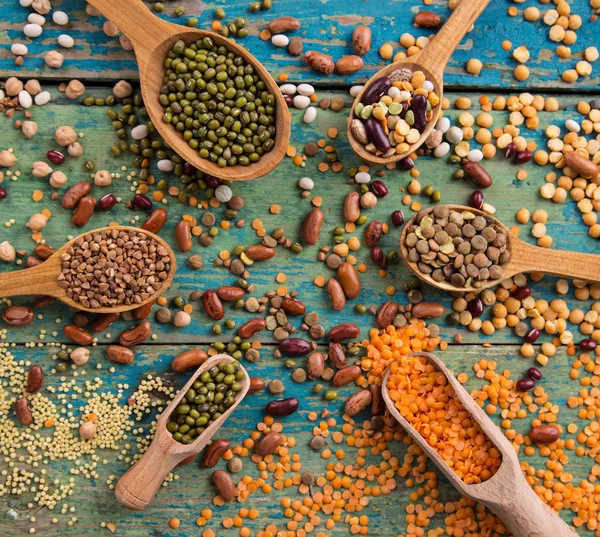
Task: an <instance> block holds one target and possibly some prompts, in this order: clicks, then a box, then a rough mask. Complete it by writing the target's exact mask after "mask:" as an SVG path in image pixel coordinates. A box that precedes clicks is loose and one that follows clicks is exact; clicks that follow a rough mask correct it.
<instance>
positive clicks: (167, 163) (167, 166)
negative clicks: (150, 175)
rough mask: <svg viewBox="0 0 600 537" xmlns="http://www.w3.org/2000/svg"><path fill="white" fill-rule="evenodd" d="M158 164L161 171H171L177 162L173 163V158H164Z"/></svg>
mask: <svg viewBox="0 0 600 537" xmlns="http://www.w3.org/2000/svg"><path fill="white" fill-rule="evenodd" d="M156 166H157V167H158V169H159V170H160V171H161V172H170V171H171V170H172V169H173V168H174V167H175V164H173V161H172V160H169V159H168V158H164V159H162V160H159V161H158V162H157V164H156Z"/></svg>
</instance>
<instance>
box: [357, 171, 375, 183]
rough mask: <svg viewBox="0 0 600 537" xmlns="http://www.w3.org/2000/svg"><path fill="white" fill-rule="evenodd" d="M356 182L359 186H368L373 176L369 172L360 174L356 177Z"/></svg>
mask: <svg viewBox="0 0 600 537" xmlns="http://www.w3.org/2000/svg"><path fill="white" fill-rule="evenodd" d="M354 180H355V181H356V182H357V183H358V184H359V185H366V184H367V183H368V182H370V181H371V174H370V173H368V172H358V173H357V174H356V175H355V176H354Z"/></svg>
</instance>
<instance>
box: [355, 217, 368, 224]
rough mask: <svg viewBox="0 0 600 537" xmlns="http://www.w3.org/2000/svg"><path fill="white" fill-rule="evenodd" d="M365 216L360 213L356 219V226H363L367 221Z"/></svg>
mask: <svg viewBox="0 0 600 537" xmlns="http://www.w3.org/2000/svg"><path fill="white" fill-rule="evenodd" d="M367 220H368V219H367V217H366V216H365V215H364V214H361V215H360V216H359V217H358V220H357V221H356V224H357V225H358V226H364V225H365V224H366V223H367Z"/></svg>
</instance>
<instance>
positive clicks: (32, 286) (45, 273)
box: [0, 226, 177, 313]
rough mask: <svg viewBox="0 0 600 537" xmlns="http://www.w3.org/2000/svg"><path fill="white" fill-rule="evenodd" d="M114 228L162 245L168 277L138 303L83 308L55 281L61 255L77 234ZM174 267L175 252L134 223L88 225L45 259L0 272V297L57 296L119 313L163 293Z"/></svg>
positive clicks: (98, 310)
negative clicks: (19, 268)
mask: <svg viewBox="0 0 600 537" xmlns="http://www.w3.org/2000/svg"><path fill="white" fill-rule="evenodd" d="M114 229H118V230H123V231H133V232H135V233H143V234H144V235H147V236H148V237H150V238H152V239H154V240H155V241H156V242H158V243H159V244H160V245H161V246H163V247H164V248H165V249H166V250H167V251H168V252H169V257H170V258H171V267H170V270H169V275H168V278H167V279H166V280H165V281H164V282H163V285H162V287H161V288H160V289H157V291H156V292H155V293H154V294H152V295H150V296H149V297H148V298H147V299H146V300H144V301H143V302H140V303H139V304H118V305H116V306H112V307H102V308H86V307H84V306H83V305H81V303H79V302H75V300H73V299H72V298H70V297H68V296H67V293H66V292H65V290H64V289H63V288H62V287H61V286H60V285H59V281H58V275H59V274H60V273H61V270H62V260H61V258H62V255H63V254H64V253H65V252H66V251H67V249H68V248H69V247H70V246H71V245H72V244H73V243H74V242H75V241H76V240H77V239H78V238H80V237H83V236H84V235H88V234H90V233H98V232H101V231H112V230H114ZM176 268H177V263H176V261H175V254H174V253H173V250H172V249H171V247H170V246H169V245H168V244H167V243H166V242H165V241H164V240H163V239H161V238H160V237H159V236H158V235H155V234H154V233H150V232H149V231H146V230H143V229H140V228H137V227H129V226H112V227H102V228H98V229H92V230H91V231H86V232H85V233H82V234H81V235H79V236H78V237H75V238H74V239H73V240H71V241H69V242H68V243H66V244H65V245H64V246H63V247H62V248H60V249H58V250H57V251H56V252H55V253H54V254H53V255H52V256H50V257H49V258H48V259H46V261H44V262H43V263H41V264H39V265H38V266H36V267H32V268H28V269H25V270H17V271H13V272H6V273H3V274H0V298H7V297H11V296H23V295H46V296H52V297H54V298H57V299H58V300H60V301H61V302H64V303H65V304H67V305H68V306H71V307H72V308H75V309H78V310H82V311H89V312H92V313H119V312H123V311H127V310H133V309H136V308H139V307H140V306H144V305H145V304H147V303H148V302H151V301H152V300H156V298H157V297H158V296H160V295H161V294H162V293H164V292H165V291H166V290H167V288H168V287H169V285H171V282H172V281H173V276H175V270H176Z"/></svg>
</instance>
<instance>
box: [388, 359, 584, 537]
mask: <svg viewBox="0 0 600 537" xmlns="http://www.w3.org/2000/svg"><path fill="white" fill-rule="evenodd" d="M411 356H422V357H423V358H425V359H426V360H427V361H428V362H429V363H431V364H433V365H434V366H435V367H436V369H437V370H438V371H440V372H441V373H442V374H443V375H444V376H445V377H446V378H447V379H448V382H449V383H450V385H451V386H452V388H454V391H455V392H456V395H457V397H458V398H459V400H460V401H461V403H462V404H463V405H464V407H465V408H466V409H467V411H468V412H469V413H470V414H471V416H472V417H473V419H474V420H475V421H476V422H477V423H478V424H479V426H480V427H481V429H482V430H483V432H484V433H485V434H486V435H487V436H488V437H489V439H490V440H491V441H492V442H493V443H494V445H495V446H496V448H497V449H498V451H499V452H500V453H501V455H502V464H501V465H500V468H499V469H498V471H497V472H496V473H495V474H494V475H493V476H492V477H491V478H490V479H488V480H487V481H484V482H483V483H478V484H474V485H467V484H465V483H464V481H463V480H462V479H460V478H459V477H458V476H457V475H456V474H455V473H454V472H453V471H452V469H451V468H450V467H449V466H448V465H447V464H446V463H445V461H444V460H443V459H442V458H441V457H440V455H439V454H438V452H437V451H436V450H435V449H433V448H432V447H431V446H430V445H429V444H428V443H427V442H426V441H425V439H424V438H423V437H422V436H421V435H420V434H419V433H418V432H417V431H416V430H415V429H413V427H412V426H411V425H410V424H409V423H408V421H406V419H404V418H403V417H402V415H401V414H400V412H399V411H398V409H397V408H396V406H395V404H394V401H392V399H391V398H390V394H389V389H388V379H389V376H390V370H388V372H387V374H386V375H385V378H384V379H383V386H382V394H383V398H384V400H385V404H386V406H387V408H388V411H389V412H390V413H391V414H392V416H394V418H395V419H396V420H397V421H398V423H400V425H402V427H403V428H404V429H405V430H406V432H407V433H408V434H409V435H410V436H411V437H412V439H413V440H414V441H415V443H417V444H418V445H419V446H420V447H421V449H422V450H423V451H424V452H425V454H426V455H427V456H428V457H429V458H430V459H431V460H432V462H433V463H434V464H435V465H436V466H437V467H438V468H439V469H440V470H441V471H442V473H443V474H444V475H445V476H446V478H447V479H448V481H450V483H451V484H452V485H453V486H454V487H455V488H456V489H457V490H458V491H459V492H460V493H461V494H462V495H463V496H467V497H468V498H471V499H473V500H475V501H477V502H479V503H482V504H484V505H485V506H487V507H488V508H489V509H491V510H492V511H493V512H494V513H496V514H497V515H498V516H499V517H500V518H501V519H502V521H503V522H504V525H505V526H506V527H507V528H508V529H509V531H510V533H511V534H512V535H513V536H514V537H550V536H552V537H576V534H575V533H574V532H573V531H572V530H571V528H569V526H568V525H567V524H566V522H564V521H563V520H562V519H561V518H560V517H559V516H558V514H556V513H555V512H554V511H552V510H551V509H550V508H549V507H548V506H547V505H546V504H545V503H544V502H543V501H542V500H541V499H540V498H539V497H538V495H537V494H536V493H535V492H534V491H533V489H532V488H531V486H530V485H529V483H527V481H526V480H525V477H523V473H522V472H521V468H520V466H519V459H518V458H517V454H516V453H515V449H514V447H513V446H512V444H511V443H510V442H509V440H508V439H507V438H506V437H505V436H504V435H503V434H502V432H501V431H500V429H498V427H496V425H495V424H494V422H493V421H492V420H491V419H490V418H489V417H488V416H487V414H486V413H485V412H484V411H483V410H482V409H481V408H480V407H479V405H478V404H477V403H476V402H475V401H474V400H473V398H472V397H471V396H470V395H469V394H468V393H467V391H466V390H465V389H464V388H463V387H462V385H461V384H460V382H458V380H456V378H455V377H454V375H453V374H452V373H451V372H450V371H449V370H448V369H447V368H446V366H445V365H444V364H443V363H442V362H441V361H440V360H439V359H438V358H437V357H436V356H434V355H433V354H430V353H428V352H416V353H413V354H412V355H411Z"/></svg>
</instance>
